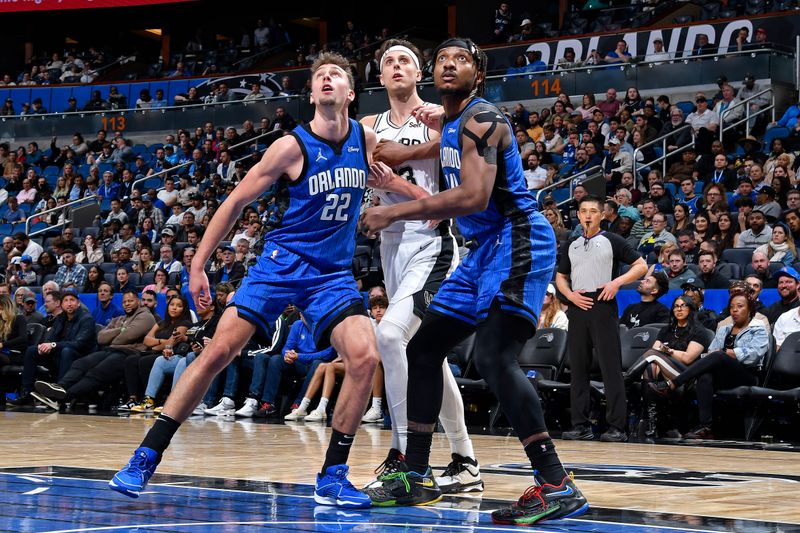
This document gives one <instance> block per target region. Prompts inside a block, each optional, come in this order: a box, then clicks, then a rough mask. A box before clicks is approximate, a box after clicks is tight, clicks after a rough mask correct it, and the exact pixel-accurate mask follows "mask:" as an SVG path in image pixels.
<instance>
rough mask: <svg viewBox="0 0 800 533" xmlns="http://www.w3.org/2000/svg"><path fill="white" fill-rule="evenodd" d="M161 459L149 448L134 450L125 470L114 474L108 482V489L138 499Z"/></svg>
mask: <svg viewBox="0 0 800 533" xmlns="http://www.w3.org/2000/svg"><path fill="white" fill-rule="evenodd" d="M160 462H161V458H160V457H159V456H158V452H156V451H155V450H151V449H150V448H144V447H142V448H136V451H135V452H133V457H131V460H130V461H128V464H127V465H125V468H123V469H122V470H120V471H119V472H117V473H116V474H114V477H113V478H111V481H109V482H108V488H110V489H111V490H115V491H117V492H119V493H120V494H124V495H125V496H130V497H131V498H138V497H139V493H140V492H141V491H143V490H144V488H145V487H146V486H147V482H148V481H150V478H151V477H153V474H154V473H155V472H156V467H157V466H158V463H160Z"/></svg>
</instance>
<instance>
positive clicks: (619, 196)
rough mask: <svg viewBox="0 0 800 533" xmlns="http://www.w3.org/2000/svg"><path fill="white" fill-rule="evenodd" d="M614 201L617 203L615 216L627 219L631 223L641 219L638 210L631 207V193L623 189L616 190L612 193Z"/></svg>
mask: <svg viewBox="0 0 800 533" xmlns="http://www.w3.org/2000/svg"><path fill="white" fill-rule="evenodd" d="M614 201H615V202H617V206H618V207H617V214H619V216H620V217H628V218H630V219H631V220H632V221H633V222H637V221H638V220H640V219H641V215H640V214H639V210H638V209H636V208H635V207H633V206H632V205H631V191H629V190H628V189H626V188H624V187H620V188H618V189H617V192H616V193H614Z"/></svg>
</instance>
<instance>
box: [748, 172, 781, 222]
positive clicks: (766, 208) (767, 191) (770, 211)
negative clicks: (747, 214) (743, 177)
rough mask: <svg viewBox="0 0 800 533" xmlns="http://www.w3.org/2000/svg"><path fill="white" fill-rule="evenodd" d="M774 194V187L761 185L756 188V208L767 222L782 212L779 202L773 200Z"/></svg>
mask: <svg viewBox="0 0 800 533" xmlns="http://www.w3.org/2000/svg"><path fill="white" fill-rule="evenodd" d="M754 166H755V165H754ZM751 172H752V168H751ZM776 194H777V193H776V191H775V189H773V188H772V187H770V186H769V185H762V186H761V187H760V188H758V189H756V206H757V209H758V210H759V211H760V212H762V213H764V217H766V219H767V222H769V223H773V222H775V221H776V220H777V219H778V218H779V217H780V216H781V212H782V209H781V206H780V204H779V203H778V202H776V201H775V196H776Z"/></svg>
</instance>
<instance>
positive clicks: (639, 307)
mask: <svg viewBox="0 0 800 533" xmlns="http://www.w3.org/2000/svg"><path fill="white" fill-rule="evenodd" d="M668 290H669V279H667V276H666V275H664V273H663V272H648V274H647V276H645V277H644V279H642V281H640V282H639V286H638V287H637V288H636V292H638V293H639V294H640V296H641V299H642V301H641V302H639V303H638V304H630V305H629V306H628V307H626V308H625V311H624V312H623V313H622V318H621V319H620V321H619V323H620V324H623V325H625V326H627V327H628V329H632V328H638V327H641V326H646V325H648V324H666V323H667V322H669V309H668V308H667V307H666V306H665V305H664V304H662V303H661V302H659V301H658V299H659V298H661V297H662V296H664V295H665V294H666V293H667V291H668Z"/></svg>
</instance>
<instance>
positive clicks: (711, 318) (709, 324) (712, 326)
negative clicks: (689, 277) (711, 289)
mask: <svg viewBox="0 0 800 533" xmlns="http://www.w3.org/2000/svg"><path fill="white" fill-rule="evenodd" d="M700 285H701V283H700V281H699V280H697V281H694V282H691V283H684V284H683V286H682V287H681V289H683V293H684V294H685V295H686V296H689V297H690V298H691V299H692V300H693V301H694V305H695V308H696V309H697V315H696V317H697V321H698V322H699V323H700V324H702V325H703V327H704V328H706V329H709V330H711V331H716V329H717V318H718V317H717V313H715V312H714V311H712V310H711V309H706V308H705V307H704V306H703V304H704V303H705V294H704V289H703V287H701V286H700Z"/></svg>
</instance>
